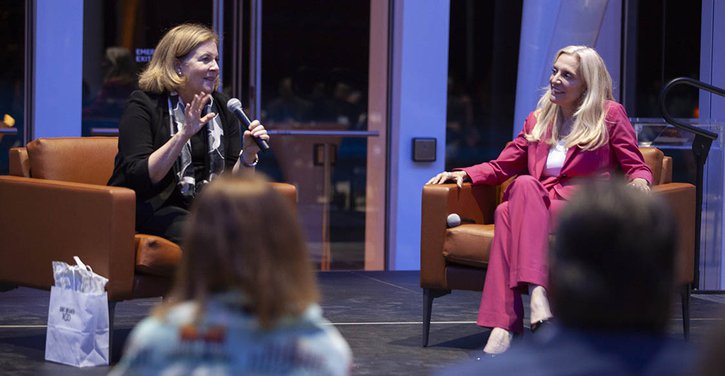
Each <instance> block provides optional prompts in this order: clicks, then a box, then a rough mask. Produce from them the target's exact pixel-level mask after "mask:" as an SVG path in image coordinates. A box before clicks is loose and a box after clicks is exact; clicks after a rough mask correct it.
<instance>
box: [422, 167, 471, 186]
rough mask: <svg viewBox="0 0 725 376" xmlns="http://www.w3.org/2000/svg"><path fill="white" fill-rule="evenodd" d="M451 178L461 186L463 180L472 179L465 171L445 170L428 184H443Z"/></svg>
mask: <svg viewBox="0 0 725 376" xmlns="http://www.w3.org/2000/svg"><path fill="white" fill-rule="evenodd" d="M451 180H452V181H455V182H456V185H458V187H459V188H462V187H463V182H464V181H470V180H471V179H470V178H469V177H468V174H467V173H466V172H465V171H450V172H449V171H443V172H441V173H440V174H438V175H436V176H434V177H432V178H431V179H430V180H428V182H427V183H426V184H443V183H445V182H447V181H451Z"/></svg>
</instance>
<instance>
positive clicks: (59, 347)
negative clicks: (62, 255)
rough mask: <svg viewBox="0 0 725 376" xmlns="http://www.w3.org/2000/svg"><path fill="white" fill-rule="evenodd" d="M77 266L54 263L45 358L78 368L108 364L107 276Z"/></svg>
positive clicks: (81, 265) (87, 267) (77, 261)
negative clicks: (53, 281)
mask: <svg viewBox="0 0 725 376" xmlns="http://www.w3.org/2000/svg"><path fill="white" fill-rule="evenodd" d="M75 259H76V263H77V264H78V265H74V266H71V265H68V264H66V263H64V262H57V261H54V262H53V272H54V277H55V286H53V287H51V289H50V306H49V307H48V331H47V336H46V340H45V360H50V361H53V362H58V363H63V364H68V365H71V366H76V367H92V366H99V365H108V361H109V353H108V349H109V346H108V340H109V322H108V295H107V294H106V291H105V285H106V282H108V279H106V278H104V277H102V276H99V275H98V274H95V273H93V271H92V270H91V268H90V267H89V266H86V265H84V264H83V263H82V262H81V261H80V259H78V258H77V257H76V258H75Z"/></svg>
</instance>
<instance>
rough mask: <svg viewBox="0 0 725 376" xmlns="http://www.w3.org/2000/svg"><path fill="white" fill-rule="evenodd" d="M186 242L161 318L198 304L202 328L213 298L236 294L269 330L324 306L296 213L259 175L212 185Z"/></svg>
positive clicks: (196, 208)
mask: <svg viewBox="0 0 725 376" xmlns="http://www.w3.org/2000/svg"><path fill="white" fill-rule="evenodd" d="M184 234H185V240H184V243H183V250H184V253H183V256H182V261H181V264H180V265H179V269H178V270H177V275H176V282H175V284H174V288H173V289H172V292H171V293H170V295H169V296H168V299H166V300H165V302H164V304H163V305H162V306H161V307H160V308H159V311H157V314H160V315H163V313H164V312H165V311H166V310H168V308H170V307H171V306H173V305H175V304H178V303H181V302H184V301H193V302H195V303H197V306H198V310H197V313H196V318H197V320H198V319H200V318H201V317H202V315H203V307H204V304H205V302H206V301H207V300H208V297H209V296H210V295H212V294H215V293H221V292H228V291H237V292H240V293H241V294H242V296H243V297H244V298H246V299H247V303H248V306H247V307H246V308H247V309H248V310H249V311H250V312H252V313H253V314H255V315H256V316H257V319H258V320H259V323H260V325H261V326H262V327H264V328H271V327H273V326H274V324H275V323H276V322H277V321H278V320H279V319H281V318H283V317H284V316H288V315H290V316H297V315H300V314H302V313H303V312H304V311H305V310H306V309H307V308H308V307H309V306H310V305H311V304H313V303H316V302H318V300H319V291H318V288H317V282H316V279H315V274H314V270H313V267H312V262H311V260H310V259H309V256H308V251H307V246H306V243H305V241H304V239H303V236H302V232H301V229H300V225H299V223H298V221H297V216H296V213H295V212H294V210H293V208H292V206H291V203H289V202H288V199H287V198H285V197H283V196H282V195H281V194H280V193H278V192H277V191H276V190H275V189H273V188H272V186H271V185H270V184H269V183H268V182H267V181H266V179H264V178H261V177H260V174H259V173H257V174H253V175H244V176H237V175H224V176H221V177H219V178H217V179H214V181H213V182H212V183H210V184H209V185H208V186H206V187H205V188H204V191H202V193H201V194H200V196H199V197H197V198H196V199H195V201H194V203H193V205H192V213H191V216H190V218H189V220H188V221H187V223H186V228H185V233H184Z"/></svg>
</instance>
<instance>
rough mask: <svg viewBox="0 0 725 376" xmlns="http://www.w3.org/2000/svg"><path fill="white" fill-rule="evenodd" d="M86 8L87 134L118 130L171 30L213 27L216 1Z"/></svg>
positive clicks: (122, 1)
mask: <svg viewBox="0 0 725 376" xmlns="http://www.w3.org/2000/svg"><path fill="white" fill-rule="evenodd" d="M83 6H84V9H83V11H84V14H83V83H82V85H83V116H82V119H83V129H82V135H83V136H92V135H99V134H103V130H105V129H117V128H118V119H119V117H120V115H121V113H122V112H123V108H124V106H125V103H126V99H127V98H128V95H129V94H130V93H131V92H132V91H133V90H135V89H136V88H137V80H138V73H139V72H140V71H141V70H142V69H143V68H144V67H145V66H146V63H147V62H148V61H149V60H150V59H151V55H152V54H153V48H154V46H155V45H156V43H158V41H159V39H161V36H162V35H163V34H164V32H166V30H168V29H169V28H171V27H173V26H175V25H177V24H180V23H184V22H198V23H202V24H205V25H207V26H212V10H213V1H212V0H204V1H199V0H104V1H85V2H84V5H83ZM190 10H193V12H191V11H190Z"/></svg>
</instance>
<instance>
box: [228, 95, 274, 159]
mask: <svg viewBox="0 0 725 376" xmlns="http://www.w3.org/2000/svg"><path fill="white" fill-rule="evenodd" d="M227 108H228V109H229V111H231V112H232V113H234V115H236V116H237V118H238V119H239V121H241V122H242V124H244V127H245V129H246V128H249V124H252V122H251V121H249V118H248V117H247V114H245V113H244V110H242V101H240V100H239V99H237V98H232V99H230V100H229V101H227ZM253 138H254V142H255V143H256V144H257V146H259V150H261V151H262V152H265V151H267V150H269V144H268V143H267V141H265V140H263V139H261V138H258V137H253Z"/></svg>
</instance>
